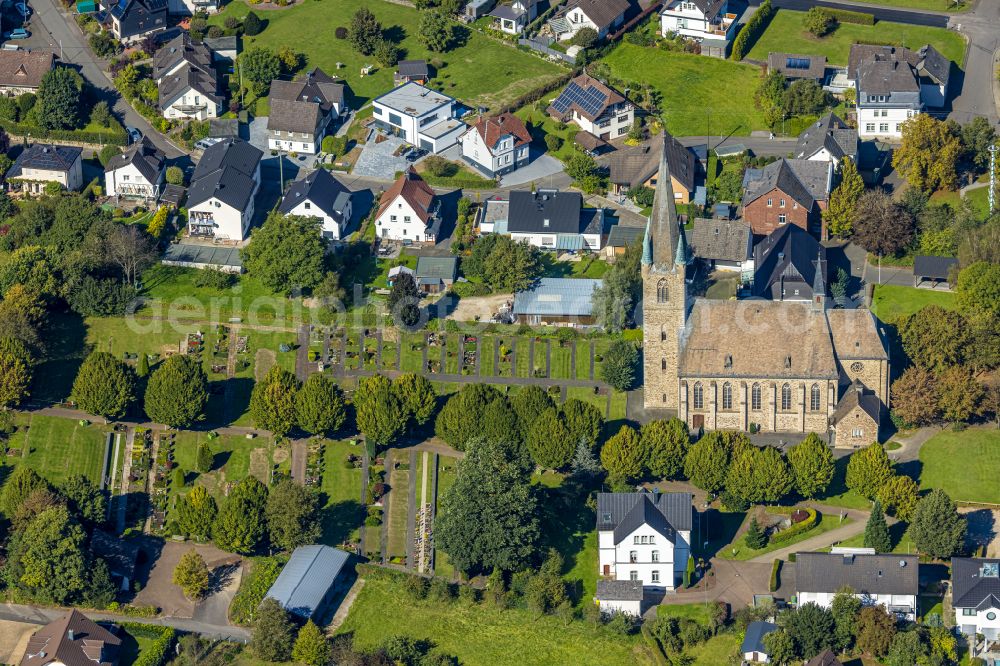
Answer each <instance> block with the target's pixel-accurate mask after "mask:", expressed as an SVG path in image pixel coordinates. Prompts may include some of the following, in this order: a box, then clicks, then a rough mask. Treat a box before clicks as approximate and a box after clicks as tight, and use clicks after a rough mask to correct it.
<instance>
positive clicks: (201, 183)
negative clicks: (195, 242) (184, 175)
mask: <svg viewBox="0 0 1000 666" xmlns="http://www.w3.org/2000/svg"><path fill="white" fill-rule="evenodd" d="M263 156H264V153H263V152H261V151H260V150H258V149H257V148H254V147H253V146H251V145H250V144H249V143H247V142H246V141H243V140H242V139H223V140H222V141H220V142H219V143H216V144H214V145H212V146H210V147H209V148H208V149H207V150H205V153H204V154H203V155H202V157H201V161H200V162H198V166H196V167H195V170H194V174H193V175H192V177H191V187H190V188H188V198H187V207H188V233H189V234H190V235H192V236H204V237H208V238H216V239H221V240H230V241H243V240H245V239H246V237H247V232H248V231H249V229H250V222H251V221H252V220H253V214H254V197H255V196H256V195H257V190H258V189H260V160H261V158H262V157H263Z"/></svg>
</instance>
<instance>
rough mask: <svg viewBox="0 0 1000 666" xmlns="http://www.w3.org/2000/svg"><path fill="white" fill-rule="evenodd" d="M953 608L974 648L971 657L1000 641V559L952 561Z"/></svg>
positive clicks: (959, 558)
mask: <svg viewBox="0 0 1000 666" xmlns="http://www.w3.org/2000/svg"><path fill="white" fill-rule="evenodd" d="M951 605H952V608H954V609H955V618H954V620H955V626H956V627H957V628H958V630H959V631H961V632H962V633H963V634H965V636H966V638H967V640H968V641H969V645H970V646H972V653H971V654H970V656H972V657H976V656H980V653H981V652H982V648H989V646H990V645H992V644H993V643H996V642H997V641H1000V560H998V559H995V558H994V559H983V558H972V557H953V558H951ZM979 635H982V637H983V639H984V642H983V643H980V641H979V640H978V638H977V636H979Z"/></svg>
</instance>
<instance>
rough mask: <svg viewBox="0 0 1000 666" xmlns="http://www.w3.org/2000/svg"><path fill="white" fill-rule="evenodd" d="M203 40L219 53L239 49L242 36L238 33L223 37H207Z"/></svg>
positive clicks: (214, 51) (213, 50) (213, 51)
mask: <svg viewBox="0 0 1000 666" xmlns="http://www.w3.org/2000/svg"><path fill="white" fill-rule="evenodd" d="M202 42H203V43H204V44H205V46H207V47H208V48H209V50H211V51H212V53H213V54H218V53H221V52H223V51H239V50H240V38H239V36H238V35H223V36H222V37H205V38H203V39H202Z"/></svg>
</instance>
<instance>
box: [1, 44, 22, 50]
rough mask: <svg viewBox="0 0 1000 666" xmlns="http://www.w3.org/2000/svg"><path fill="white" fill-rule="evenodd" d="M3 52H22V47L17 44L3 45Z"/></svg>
mask: <svg viewBox="0 0 1000 666" xmlns="http://www.w3.org/2000/svg"><path fill="white" fill-rule="evenodd" d="M3 50H4V51H20V50H21V47H20V46H18V45H17V44H4V45H3Z"/></svg>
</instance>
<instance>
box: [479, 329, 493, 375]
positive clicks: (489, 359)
mask: <svg viewBox="0 0 1000 666" xmlns="http://www.w3.org/2000/svg"><path fill="white" fill-rule="evenodd" d="M495 350H496V338H494V337H493V336H491V335H486V336H483V337H481V338H479V376H480V377H484V378H490V377H493V376H494V375H495V373H496V363H495V361H496V357H495V356H494V351H495Z"/></svg>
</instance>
